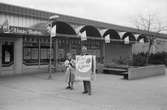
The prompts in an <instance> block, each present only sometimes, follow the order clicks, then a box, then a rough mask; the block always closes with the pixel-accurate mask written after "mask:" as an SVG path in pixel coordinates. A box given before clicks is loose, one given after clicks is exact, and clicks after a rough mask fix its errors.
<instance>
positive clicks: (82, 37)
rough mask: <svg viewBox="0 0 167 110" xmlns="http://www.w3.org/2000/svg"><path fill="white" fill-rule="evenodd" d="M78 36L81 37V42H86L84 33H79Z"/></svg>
mask: <svg viewBox="0 0 167 110" xmlns="http://www.w3.org/2000/svg"><path fill="white" fill-rule="evenodd" d="M79 36H80V37H81V40H87V36H86V31H83V32H82V33H79Z"/></svg>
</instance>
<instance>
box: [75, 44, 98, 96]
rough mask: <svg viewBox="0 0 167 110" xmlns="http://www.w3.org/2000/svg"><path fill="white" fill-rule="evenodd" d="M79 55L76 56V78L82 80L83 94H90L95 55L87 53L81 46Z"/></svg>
mask: <svg viewBox="0 0 167 110" xmlns="http://www.w3.org/2000/svg"><path fill="white" fill-rule="evenodd" d="M81 51H82V53H81V55H77V56H76V74H75V75H76V76H75V77H76V80H81V81H83V86H84V91H83V94H88V95H91V80H93V79H94V76H95V68H96V66H95V61H96V60H95V56H93V55H88V54H87V48H86V47H85V46H83V47H82V48H81Z"/></svg>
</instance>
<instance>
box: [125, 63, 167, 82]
mask: <svg viewBox="0 0 167 110" xmlns="http://www.w3.org/2000/svg"><path fill="white" fill-rule="evenodd" d="M158 75H165V65H150V66H144V67H130V68H128V76H127V79H129V80H132V79H139V78H145V77H151V76H158Z"/></svg>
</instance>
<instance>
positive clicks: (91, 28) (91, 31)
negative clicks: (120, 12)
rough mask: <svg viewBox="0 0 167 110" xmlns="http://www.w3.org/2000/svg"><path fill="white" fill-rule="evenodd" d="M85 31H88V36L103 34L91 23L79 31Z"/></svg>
mask: <svg viewBox="0 0 167 110" xmlns="http://www.w3.org/2000/svg"><path fill="white" fill-rule="evenodd" d="M83 31H86V34H87V36H90V37H101V34H100V32H99V31H98V29H97V28H96V27H94V26H91V25H85V26H84V27H82V28H81V29H80V31H79V32H81V33H82V32H83Z"/></svg>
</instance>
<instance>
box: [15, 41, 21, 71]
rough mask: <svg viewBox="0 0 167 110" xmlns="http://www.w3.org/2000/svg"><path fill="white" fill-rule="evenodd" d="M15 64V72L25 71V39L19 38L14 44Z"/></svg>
mask: <svg viewBox="0 0 167 110" xmlns="http://www.w3.org/2000/svg"><path fill="white" fill-rule="evenodd" d="M14 65H15V73H22V72H23V71H22V70H23V39H22V38H17V39H16V41H15V44H14Z"/></svg>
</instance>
